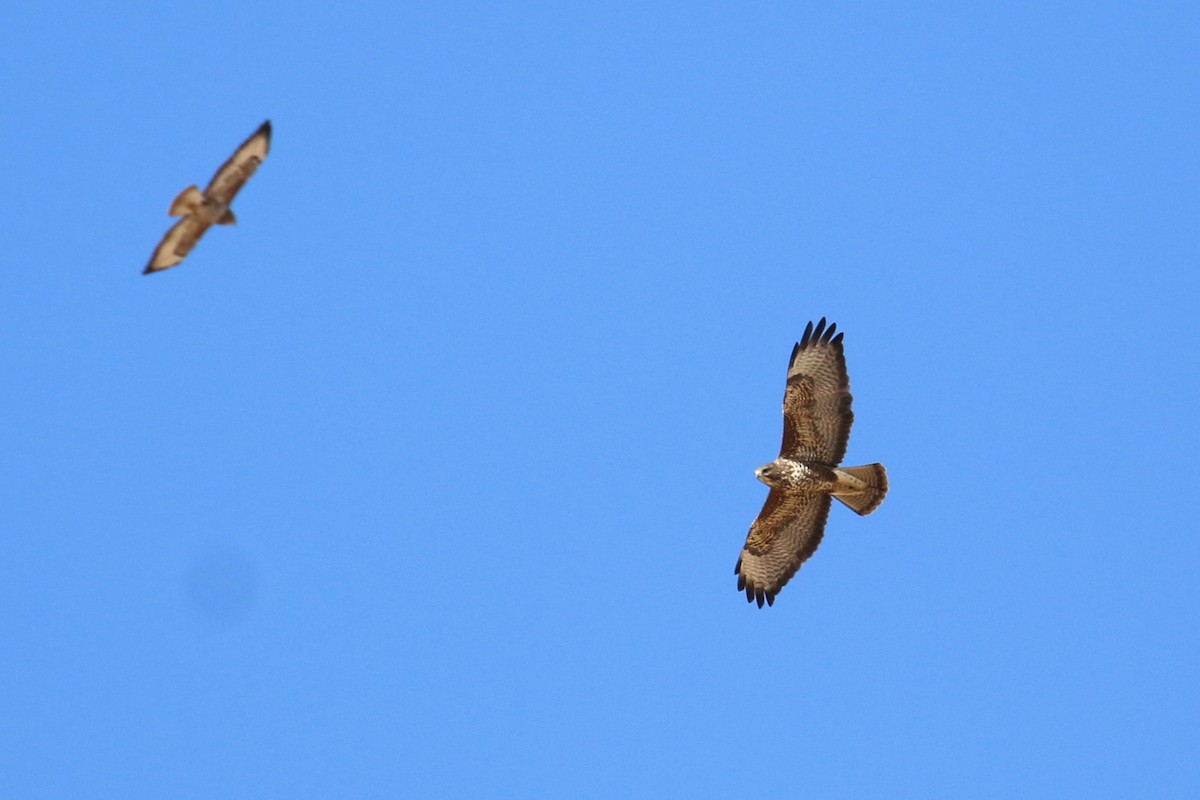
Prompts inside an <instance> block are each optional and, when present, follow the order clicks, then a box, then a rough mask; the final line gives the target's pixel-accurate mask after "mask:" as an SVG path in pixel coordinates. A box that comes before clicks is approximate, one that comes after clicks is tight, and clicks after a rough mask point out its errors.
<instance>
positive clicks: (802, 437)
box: [779, 317, 854, 466]
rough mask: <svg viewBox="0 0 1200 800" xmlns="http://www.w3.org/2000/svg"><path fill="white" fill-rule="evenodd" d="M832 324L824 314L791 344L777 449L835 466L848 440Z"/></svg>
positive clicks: (846, 385)
mask: <svg viewBox="0 0 1200 800" xmlns="http://www.w3.org/2000/svg"><path fill="white" fill-rule="evenodd" d="M836 329H837V325H836V324H833V325H830V326H829V327H828V328H827V327H825V318H824V317H822V318H821V321H820V322H818V323H817V324H816V326H815V327H814V326H813V324H812V323H811V322H810V323H808V327H807V328H805V329H804V337H803V338H802V339H801V340H800V341H799V342H798V343H797V344H796V346H795V347H794V348H793V349H792V358H791V361H789V362H788V377H787V388H786V389H785V390H784V394H783V445H782V446H781V448H780V451H779V454H780V455H783V456H787V457H789V458H795V459H798V460H801V461H816V462H819V463H821V464H826V465H828V466H837V465H838V464H840V463H841V461H842V458H844V457H845V455H846V443H847V442H849V441H850V425H851V423H853V422H854V412H852V411H851V410H850V403H851V401H852V400H853V398H852V397H851V395H850V378H849V376H848V375H847V374H846V357H845V355H844V354H843V352H842V334H840V333H839V334H837V335H836V336H835V335H834V331H835V330H836Z"/></svg>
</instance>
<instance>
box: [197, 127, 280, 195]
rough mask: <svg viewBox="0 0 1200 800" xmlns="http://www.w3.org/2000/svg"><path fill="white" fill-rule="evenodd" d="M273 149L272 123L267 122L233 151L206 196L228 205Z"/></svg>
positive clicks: (214, 176)
mask: <svg viewBox="0 0 1200 800" xmlns="http://www.w3.org/2000/svg"><path fill="white" fill-rule="evenodd" d="M270 149H271V121H270V120H267V121H266V122H264V123H263V124H262V125H259V126H258V130H256V131H255V132H254V133H252V134H250V138H249V139H247V140H246V141H244V142H242V143H241V145H239V146H238V149H237V150H235V151H233V155H231V156H230V157H229V160H228V161H226V162H225V163H224V164H222V165H221V168H220V169H218V170H217V172H216V174H215V175H213V178H212V180H211V181H209V182H208V187H207V188H206V189H205V190H204V194H206V195H208V196H210V197H213V198H216V199H217V200H219V201H221V202H222V203H225V204H226V205H228V204H229V203H231V202H233V198H234V197H235V196H236V195H237V193H238V192H239V191H240V190H241V188H242V186H244V185H245V184H246V181H248V180H250V176H251V175H253V174H254V171H255V170H256V169H258V165H259V164H261V163H262V162H263V159H265V158H266V157H267V152H268V151H269V150H270Z"/></svg>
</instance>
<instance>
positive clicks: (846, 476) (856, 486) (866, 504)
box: [833, 464, 888, 515]
mask: <svg viewBox="0 0 1200 800" xmlns="http://www.w3.org/2000/svg"><path fill="white" fill-rule="evenodd" d="M834 472H835V473H837V476H838V484H839V486H838V489H839V491H836V492H834V493H833V496H834V497H836V498H837V499H838V500H841V501H842V502H843V503H845V504H846V505H848V506H849V507H850V510H851V511H853V512H854V513H856V514H862V515H866V514H870V513H871V512H872V511H874V510H875V509H877V508H879V504H880V503H882V502H883V498H884V496H886V495H887V490H888V479H887V470H885V469H884V468H883V464H867V465H866V466H864V467H836V468H834Z"/></svg>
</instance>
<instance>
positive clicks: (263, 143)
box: [142, 120, 271, 275]
mask: <svg viewBox="0 0 1200 800" xmlns="http://www.w3.org/2000/svg"><path fill="white" fill-rule="evenodd" d="M270 149H271V121H270V120H267V121H266V122H264V123H263V124H262V125H260V126H259V127H258V130H256V131H255V132H254V133H252V134H250V138H249V139H247V140H246V141H244V142H242V144H241V145H240V146H239V147H238V149H237V150H236V151H234V153H233V155H232V156H230V157H229V160H228V161H226V162H225V163H224V164H222V165H221V168H220V169H218V170H217V173H216V174H215V175H213V178H212V180H211V181H209V182H208V187H207V188H206V189H205V190H204V191H203V192H201V191H200V190H199V189H197V188H196V187H195V186H194V185H193V186H189V187H187V188H186V189H184V190H183V191H182V192H180V193H179V196H178V197H176V198H175V200H174V202H172V203H171V209H170V211H169V212H168V214H169V215H170V216H172V217H180V216H181V217H183V219H181V220H179V222H176V223H175V224H174V225H173V226H172V227H171V230H169V231H167V234H166V236H164V237H163V240H162V241H161V242H160V243H159V245H158V247H157V248H155V250H154V255H153V256H151V257H150V263H149V264H147V265H146V269H145V270H143V271H142V274H143V275H149V274H150V273H151V272H159V271H161V270H164V269H167V268H168V267H173V266H175V265H176V264H179V263H180V262H182V261H183V259H185V258H186V257H187V254H188V253H190V252H191V251H192V248H193V247H195V246H196V242H198V241H200V237H201V236H203V235H204V232H205V231H207V230H208V229H209V228H210V227H211V226H212V225H214V224H215V225H233V224H234V223H235V222H237V220H236V219H235V218H234V216H233V212H232V211H230V210H229V204H230V203H232V202H233V198H234V197H235V196H236V195H237V193H238V191H240V190H241V188H242V186H243V185H245V183H246V181H248V180H250V176H251V175H253V174H254V171H255V170H256V169H258V165H259V164H261V163H262V162H263V159H264V158H266V157H267V151H268V150H270Z"/></svg>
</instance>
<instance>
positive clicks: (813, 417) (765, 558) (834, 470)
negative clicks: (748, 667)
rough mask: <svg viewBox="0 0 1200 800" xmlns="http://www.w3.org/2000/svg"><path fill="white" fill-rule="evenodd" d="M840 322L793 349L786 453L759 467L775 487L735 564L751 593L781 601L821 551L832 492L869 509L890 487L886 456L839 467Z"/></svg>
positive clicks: (843, 418)
mask: <svg viewBox="0 0 1200 800" xmlns="http://www.w3.org/2000/svg"><path fill="white" fill-rule="evenodd" d="M836 328H837V325H836V324H835V325H830V326H829V327H828V328H826V327H825V318H824V317H822V318H821V321H820V322H818V323H817V326H816V327H815V328H814V327H813V324H812V323H811V322H810V323H808V327H807V328H805V329H804V338H803V339H801V340H800V342H799V343H798V344H797V345H796V347H795V348H794V349H793V350H792V359H791V361H790V362H789V363H788V376H787V388H786V389H785V390H784V394H783V446H782V447H781V448H780V451H779V457H778V458H776V459H775V460H774V461H772V462H771V463H770V464H767V465H766V466H762V467H759V468H758V469H757V470H755V471H754V474H755V475H757V476H758V479H759V480H760V481H762V482H763V483H765V484H767V485H768V486H770V487H771V492H770V494H768V495H767V502H766V503H765V504H764V505H763V508H762V511H760V512H759V514H758V519H756V520H755V521H754V524H753V525H751V526H750V535H749V536H747V537H746V544H745V545H743V547H742V555H741V557H740V558H738V562H737V566H735V567H734V568H733V571H734V573H735V574H736V575H737V576H738V589H744V590H745V592H746V599H747V600H748V601H750V602H754V601H756V600H757V601H758V607H759V608H762V605H763V603H764V602H766V603H767V605H774V603H775V595H777V594H778V593H779V590H780V589H782V588H783V587H784V584H786V583H787V582H788V580H789V579H790V578H791V577H792V576H793V575H795V574H796V570H798V569H800V565H801V564H803V563H804V562H805V561H806V560H808V557H809V556H811V555H812V554H813V553H815V552H816V551H817V545H819V544H820V543H821V536H822V535H823V534H824V533H825V520H826V518H827V517H828V516H829V505H830V503H831V502H832V501H831V500H830V497H836V498H837V499H838V500H841V501H842V502H843V503H845V504H846V505H847V506H849V507H850V510H851V511H854V512H856V513H858V514H870V513H871V512H872V511H874V510H875V509H876V508H878V507H879V504H880V503H882V502H883V496H884V495H886V494H887V490H888V482H887V472H886V471H884V469H883V465H882V464H868V465H867V466H865V467H839V466H838V464H840V463H841V461H842V458H843V457H844V456H845V455H846V443H847V442H848V441H849V440H850V423H852V422H854V412H852V411H851V410H850V401H851V399H852V398H851V396H850V378H849V377H848V376H847V375H846V357H845V355H843V353H842V334H840V333H839V334H838V335H837V336H834V335H833V332H834V330H835V329H836Z"/></svg>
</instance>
